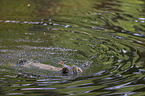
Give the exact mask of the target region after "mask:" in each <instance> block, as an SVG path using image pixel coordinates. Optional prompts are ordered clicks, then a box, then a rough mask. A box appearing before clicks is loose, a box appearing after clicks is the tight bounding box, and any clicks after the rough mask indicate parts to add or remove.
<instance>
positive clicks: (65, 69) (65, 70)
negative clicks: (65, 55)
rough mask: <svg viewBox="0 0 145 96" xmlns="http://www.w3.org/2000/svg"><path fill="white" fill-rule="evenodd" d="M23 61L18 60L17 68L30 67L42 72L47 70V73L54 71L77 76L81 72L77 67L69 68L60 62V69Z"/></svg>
mask: <svg viewBox="0 0 145 96" xmlns="http://www.w3.org/2000/svg"><path fill="white" fill-rule="evenodd" d="M24 60H25V59H20V62H19V64H18V66H23V67H26V68H32V67H37V68H39V69H43V70H49V71H55V72H59V73H60V72H61V73H62V75H65V76H66V75H71V74H72V75H77V74H78V73H81V72H82V69H81V68H80V67H77V66H75V65H73V66H69V65H66V64H64V63H63V62H62V61H61V63H59V64H61V65H63V67H62V68H60V67H55V66H52V65H46V64H42V63H34V62H33V61H27V60H25V61H24Z"/></svg>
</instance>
